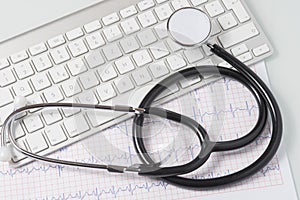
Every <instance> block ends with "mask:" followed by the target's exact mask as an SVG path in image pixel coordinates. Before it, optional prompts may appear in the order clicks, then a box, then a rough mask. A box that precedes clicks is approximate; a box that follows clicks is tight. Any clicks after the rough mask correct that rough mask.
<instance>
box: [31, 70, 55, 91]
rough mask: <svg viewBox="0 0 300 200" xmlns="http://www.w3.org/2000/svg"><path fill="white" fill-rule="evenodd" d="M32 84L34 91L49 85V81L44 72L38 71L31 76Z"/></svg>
mask: <svg viewBox="0 0 300 200" xmlns="http://www.w3.org/2000/svg"><path fill="white" fill-rule="evenodd" d="M31 82H32V85H33V87H34V89H35V90H36V91H41V90H43V89H45V88H47V87H50V86H51V82H50V81H49V78H48V76H47V74H46V73H39V74H37V75H36V76H34V77H32V78H31Z"/></svg>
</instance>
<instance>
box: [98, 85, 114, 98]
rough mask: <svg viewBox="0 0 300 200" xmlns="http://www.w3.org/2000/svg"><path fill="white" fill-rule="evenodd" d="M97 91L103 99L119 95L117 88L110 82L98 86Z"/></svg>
mask: <svg viewBox="0 0 300 200" xmlns="http://www.w3.org/2000/svg"><path fill="white" fill-rule="evenodd" d="M97 93H98V95H99V97H100V99H101V101H107V100H109V99H111V98H113V97H115V96H116V95H117V94H116V92H115V89H114V88H113V87H112V85H111V84H110V83H107V84H103V85H100V86H98V88H97Z"/></svg>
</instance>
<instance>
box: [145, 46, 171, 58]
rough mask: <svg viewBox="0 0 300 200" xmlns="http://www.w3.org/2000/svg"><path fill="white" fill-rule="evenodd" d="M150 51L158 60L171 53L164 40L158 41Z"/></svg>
mask: <svg viewBox="0 0 300 200" xmlns="http://www.w3.org/2000/svg"><path fill="white" fill-rule="evenodd" d="M150 51H151V53H152V55H153V57H154V59H156V60H158V59H160V58H163V57H165V56H167V55H169V54H170V52H169V50H168V48H167V47H166V45H165V44H164V43H163V42H159V43H156V44H155V45H154V46H151V47H150Z"/></svg>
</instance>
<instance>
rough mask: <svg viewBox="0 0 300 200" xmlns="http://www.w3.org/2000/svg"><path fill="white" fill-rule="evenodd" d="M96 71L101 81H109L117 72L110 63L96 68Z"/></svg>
mask: <svg viewBox="0 0 300 200" xmlns="http://www.w3.org/2000/svg"><path fill="white" fill-rule="evenodd" d="M97 72H98V74H99V76H100V78H101V80H102V81H103V82H106V81H109V80H111V79H113V78H115V77H117V72H116V71H115V69H114V67H113V66H112V65H111V64H108V65H107V66H105V67H102V68H101V69H98V70H97Z"/></svg>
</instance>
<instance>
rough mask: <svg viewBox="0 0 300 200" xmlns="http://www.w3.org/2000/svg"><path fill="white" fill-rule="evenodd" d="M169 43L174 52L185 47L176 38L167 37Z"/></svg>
mask: <svg viewBox="0 0 300 200" xmlns="http://www.w3.org/2000/svg"><path fill="white" fill-rule="evenodd" d="M167 44H168V46H169V48H170V49H171V51H172V52H176V51H179V50H182V49H183V46H182V45H180V44H178V43H176V42H175V41H174V40H172V39H170V38H168V39H167Z"/></svg>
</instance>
